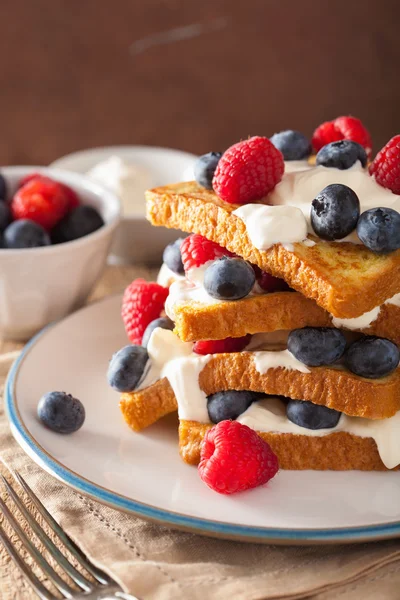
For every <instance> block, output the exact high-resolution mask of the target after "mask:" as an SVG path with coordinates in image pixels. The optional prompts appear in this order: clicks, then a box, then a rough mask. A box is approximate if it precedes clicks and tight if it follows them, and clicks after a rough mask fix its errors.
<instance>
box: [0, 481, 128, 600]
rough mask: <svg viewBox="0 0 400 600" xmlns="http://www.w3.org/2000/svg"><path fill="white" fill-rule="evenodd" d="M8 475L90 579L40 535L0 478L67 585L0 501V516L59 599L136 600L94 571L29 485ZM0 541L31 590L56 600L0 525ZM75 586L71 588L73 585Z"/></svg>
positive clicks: (42, 596)
mask: <svg viewBox="0 0 400 600" xmlns="http://www.w3.org/2000/svg"><path fill="white" fill-rule="evenodd" d="M12 475H13V476H14V477H15V479H16V480H17V481H18V483H19V484H20V485H21V487H22V489H23V490H24V492H25V493H26V495H27V496H28V498H29V499H30V500H31V501H32V502H33V504H34V505H35V507H36V509H37V510H38V512H39V513H40V515H41V516H42V517H43V519H44V520H45V521H46V523H47V524H48V525H49V527H50V529H51V530H52V531H53V533H55V534H56V535H57V536H58V538H59V539H60V540H61V542H62V544H63V545H64V547H65V548H66V549H67V550H68V551H69V553H70V555H71V556H73V557H74V559H75V560H76V561H77V563H78V564H79V565H80V566H81V567H82V568H83V569H84V570H85V571H86V572H87V573H89V574H90V575H91V578H92V579H88V578H87V577H86V576H84V575H83V574H82V573H81V572H80V571H78V570H77V569H76V568H75V567H74V566H73V565H72V564H71V563H70V562H69V561H68V560H67V558H66V557H65V556H64V554H62V552H60V550H59V549H58V548H57V546H55V544H54V543H53V541H52V540H51V539H50V538H49V536H48V535H47V533H46V532H45V531H44V529H43V528H42V526H41V525H40V524H39V522H38V521H37V520H36V519H35V518H34V517H33V516H32V514H31V512H30V511H29V510H28V509H27V508H26V506H25V505H24V503H23V501H22V500H21V498H20V497H19V496H18V495H17V493H16V491H15V489H14V487H13V486H12V485H11V484H9V483H8V481H7V479H6V478H5V477H3V475H1V474H0V478H1V481H2V482H3V485H4V487H5V489H6V490H7V493H8V496H9V498H10V500H12V502H13V503H14V504H15V506H16V507H17V508H18V511H19V512H20V513H21V515H22V516H23V517H24V519H25V521H26V522H27V523H28V525H29V526H30V528H31V529H32V531H33V532H34V534H35V536H36V537H37V538H38V539H39V540H40V542H41V543H42V544H43V546H44V547H45V548H46V550H47V551H48V552H49V553H50V554H51V556H52V557H53V558H54V560H55V562H56V563H57V565H58V566H59V567H60V569H62V570H63V571H64V573H65V574H67V575H68V578H69V580H70V581H71V584H69V583H66V581H64V579H62V578H61V577H60V576H59V574H58V573H57V572H56V571H55V570H54V569H53V567H52V566H51V565H50V564H49V562H48V561H47V560H46V558H45V557H44V556H43V555H42V554H41V553H40V552H39V550H38V549H37V548H36V546H35V545H34V544H33V543H32V542H31V540H30V539H29V538H28V537H27V535H26V533H25V532H24V531H23V529H22V528H21V527H20V525H19V524H18V522H17V521H16V519H15V517H14V516H13V514H12V513H11V511H10V510H9V508H8V507H7V505H6V504H5V502H4V501H3V500H2V499H1V498H0V511H1V512H2V513H3V516H4V517H5V518H6V519H7V521H8V522H9V524H10V525H11V527H12V528H13V530H14V532H15V533H16V534H17V536H18V538H19V540H20V542H21V543H22V546H23V547H24V549H25V550H26V551H27V552H28V553H29V554H30V555H31V556H32V558H33V559H34V561H35V562H36V563H37V565H38V566H39V567H40V568H41V570H42V571H43V573H44V574H45V575H46V577H47V579H48V580H49V581H51V583H52V584H53V585H54V587H55V588H56V589H57V590H58V591H59V592H60V594H61V596H62V597H63V598H67V599H73V600H77V599H82V600H83V599H85V600H106V599H107V598H109V599H114V600H115V599H116V598H118V599H120V600H139V599H138V598H136V597H135V596H131V595H130V594H127V593H125V592H123V591H122V588H121V587H120V586H119V585H118V583H116V582H115V581H114V580H113V579H111V577H109V576H108V575H106V574H105V573H104V572H103V571H101V570H100V569H98V568H97V567H95V566H94V565H93V564H92V563H91V562H90V561H89V560H88V558H87V557H86V556H85V555H84V554H83V553H82V552H81V550H80V549H79V548H78V546H76V545H75V544H74V542H73V541H72V540H71V539H70V538H69V537H68V536H67V534H66V533H64V531H63V530H62V529H61V527H60V526H59V525H58V523H57V522H56V521H55V520H54V518H53V517H52V516H51V514H50V513H49V511H48V510H47V509H46V508H45V506H44V505H43V504H42V502H41V501H40V500H39V498H38V497H37V496H36V494H34V492H33V491H32V490H31V488H30V487H29V485H28V484H27V483H26V481H25V480H24V479H23V477H22V476H21V475H20V474H19V473H17V472H13V473H12ZM0 541H1V542H2V543H3V546H4V548H5V549H6V551H7V552H8V554H9V556H10V557H11V558H12V559H13V561H14V562H15V563H16V564H17V565H18V567H19V568H20V570H21V571H22V573H23V575H24V576H25V578H26V579H27V580H28V582H29V583H30V585H31V586H32V588H33V589H34V590H35V592H36V593H37V595H38V596H39V598H40V599H41V600H56V596H54V595H53V594H51V593H50V591H49V590H48V589H47V588H46V587H45V586H44V585H43V583H41V582H40V581H39V579H38V578H37V576H36V575H35V574H34V573H33V571H32V568H31V567H30V566H29V565H28V564H27V563H26V562H25V561H24V560H23V559H22V558H21V556H20V554H19V553H18V551H17V550H16V548H15V547H14V546H13V544H12V543H11V540H10V538H9V537H8V536H7V534H6V532H5V530H4V528H3V527H2V526H1V525H0ZM73 584H75V585H73Z"/></svg>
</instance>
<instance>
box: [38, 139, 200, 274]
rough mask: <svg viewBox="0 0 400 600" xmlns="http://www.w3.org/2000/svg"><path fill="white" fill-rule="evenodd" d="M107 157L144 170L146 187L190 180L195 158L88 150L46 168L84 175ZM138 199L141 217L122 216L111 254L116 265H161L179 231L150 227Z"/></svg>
mask: <svg viewBox="0 0 400 600" xmlns="http://www.w3.org/2000/svg"><path fill="white" fill-rule="evenodd" d="M110 156H119V157H120V158H121V159H123V160H126V161H127V162H131V163H134V164H136V165H138V166H142V167H145V168H146V169H148V170H149V171H150V175H151V185H150V187H157V186H159V185H166V184H168V183H173V182H177V181H189V180H191V179H194V174H193V165H194V162H195V160H196V158H197V157H196V156H195V155H194V154H190V153H188V152H182V151H180V150H172V149H170V148H157V147H152V146H108V147H105V148H92V149H89V150H82V151H81V152H75V153H73V154H69V155H67V156H63V157H62V158H59V159H58V160H56V161H55V162H53V163H52V164H51V165H50V166H51V167H57V168H62V169H66V170H69V171H75V172H76V173H87V172H88V171H89V169H91V168H92V167H94V166H95V165H96V164H98V163H99V162H101V161H103V160H106V159H107V158H109V157H110ZM141 200H142V201H143V215H141V216H140V215H139V216H131V215H122V219H121V223H120V226H119V228H118V232H117V235H116V236H115V239H114V243H113V246H112V249H111V252H112V255H113V256H114V259H115V260H116V261H117V262H122V263H131V264H132V263H145V264H148V265H155V264H159V263H160V262H161V258H162V252H163V250H164V248H165V246H166V245H167V244H169V243H170V242H172V241H174V240H176V239H177V238H178V237H181V236H182V232H181V231H179V230H176V229H175V230H174V229H167V228H165V227H153V226H152V225H150V223H149V222H148V221H146V217H145V200H144V196H143V197H142V198H141Z"/></svg>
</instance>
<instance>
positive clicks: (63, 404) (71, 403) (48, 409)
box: [37, 392, 85, 433]
mask: <svg viewBox="0 0 400 600" xmlns="http://www.w3.org/2000/svg"><path fill="white" fill-rule="evenodd" d="M37 414H38V417H39V419H40V420H41V421H42V423H43V424H44V425H46V426H47V427H48V428H49V429H52V430H53V431H56V432H57V433H73V432H74V431H78V429H80V428H81V427H82V425H83V423H84V421H85V408H84V406H83V404H82V402H81V401H80V400H78V399H77V398H74V397H73V396H71V394H66V393H65V392H49V393H48V394H45V395H44V396H42V397H41V399H40V401H39V405H38V409H37Z"/></svg>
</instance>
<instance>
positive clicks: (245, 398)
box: [207, 390, 264, 423]
mask: <svg viewBox="0 0 400 600" xmlns="http://www.w3.org/2000/svg"><path fill="white" fill-rule="evenodd" d="M261 397H264V394H259V393H258V392H247V391H236V390H228V391H226V392H217V393H216V394H211V396H208V398H207V410H208V416H209V417H210V421H211V422H212V423H219V422H220V421H225V420H226V419H232V420H234V419H237V418H238V417H239V416H240V415H241V414H242V413H244V411H245V410H247V409H248V408H249V406H250V405H251V404H252V403H253V402H255V401H256V400H259V399H260V398H261Z"/></svg>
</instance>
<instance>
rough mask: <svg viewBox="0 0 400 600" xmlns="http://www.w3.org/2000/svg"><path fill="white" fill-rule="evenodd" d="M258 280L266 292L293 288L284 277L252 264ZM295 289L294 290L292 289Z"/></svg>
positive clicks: (285, 290) (284, 290) (286, 290)
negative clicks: (281, 277) (276, 275)
mask: <svg viewBox="0 0 400 600" xmlns="http://www.w3.org/2000/svg"><path fill="white" fill-rule="evenodd" d="M252 267H253V269H254V273H255V275H256V280H257V283H258V285H259V286H260V288H261V289H262V290H263V291H264V292H289V291H291V288H290V287H289V285H288V284H287V283H286V281H285V280H284V279H280V277H274V276H273V275H271V273H267V272H266V271H262V270H261V269H260V267H257V265H252ZM292 291H293V290H292Z"/></svg>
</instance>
